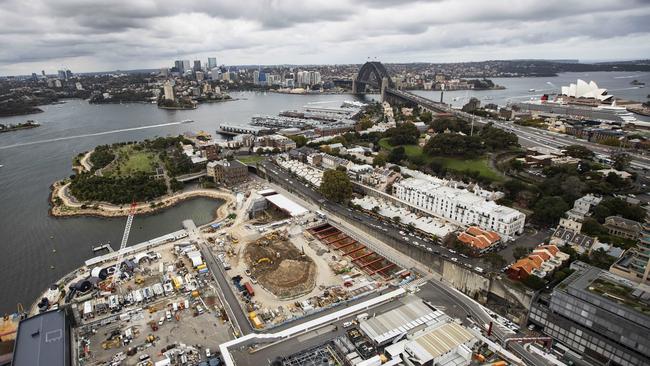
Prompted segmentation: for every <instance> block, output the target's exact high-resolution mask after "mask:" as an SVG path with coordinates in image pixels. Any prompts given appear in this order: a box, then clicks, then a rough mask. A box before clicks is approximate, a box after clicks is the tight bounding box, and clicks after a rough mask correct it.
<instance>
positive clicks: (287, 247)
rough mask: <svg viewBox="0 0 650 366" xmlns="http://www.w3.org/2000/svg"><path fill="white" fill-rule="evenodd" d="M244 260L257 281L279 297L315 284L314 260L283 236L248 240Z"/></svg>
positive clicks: (308, 288) (310, 288)
mask: <svg viewBox="0 0 650 366" xmlns="http://www.w3.org/2000/svg"><path fill="white" fill-rule="evenodd" d="M263 258H268V260H267V259H263ZM244 259H245V261H246V264H247V265H248V268H249V269H250V271H251V274H252V275H253V276H255V277H256V278H257V280H258V282H259V284H260V285H261V286H262V287H264V288H265V289H266V290H268V291H270V292H271V293H273V294H274V295H275V296H277V297H279V298H292V297H296V296H299V295H302V294H304V293H307V292H310V291H311V290H312V289H313V288H314V286H315V285H316V265H315V264H314V261H313V260H312V259H311V258H309V257H308V256H304V255H302V253H301V252H300V250H298V249H297V248H296V247H295V246H294V245H293V244H291V243H290V242H289V241H287V240H285V239H278V240H264V239H260V240H258V241H257V242H253V243H249V244H248V245H247V246H246V250H245V251H244Z"/></svg>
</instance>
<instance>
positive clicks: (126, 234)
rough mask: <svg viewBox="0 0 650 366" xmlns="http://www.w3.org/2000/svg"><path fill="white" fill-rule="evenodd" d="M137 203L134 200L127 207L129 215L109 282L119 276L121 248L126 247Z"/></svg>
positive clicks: (112, 281)
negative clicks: (129, 206) (128, 207)
mask: <svg viewBox="0 0 650 366" xmlns="http://www.w3.org/2000/svg"><path fill="white" fill-rule="evenodd" d="M136 207H137V204H136V203H135V201H134V202H133V203H131V208H130V209H129V216H128V217H127V218H126V226H125V227H124V234H123V235H122V242H121V243H120V248H119V249H118V252H117V263H115V272H114V273H113V278H112V280H111V284H114V283H115V281H116V280H117V278H119V277H120V265H121V264H122V258H123V257H124V253H123V250H124V248H126V243H127V241H129V233H130V232H131V225H132V224H133V216H135V209H136Z"/></svg>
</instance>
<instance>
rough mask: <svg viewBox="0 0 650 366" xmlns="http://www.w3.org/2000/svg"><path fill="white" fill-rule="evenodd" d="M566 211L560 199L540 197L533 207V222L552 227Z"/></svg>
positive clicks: (565, 204) (567, 207)
mask: <svg viewBox="0 0 650 366" xmlns="http://www.w3.org/2000/svg"><path fill="white" fill-rule="evenodd" d="M568 209H569V205H568V204H567V203H566V202H565V201H564V200H563V199H562V197H558V196H546V197H542V198H541V199H540V200H539V201H537V203H535V206H534V207H533V211H534V213H533V220H534V221H536V222H538V223H540V224H542V225H554V224H555V223H556V222H557V221H558V220H559V219H560V217H562V215H563V214H564V212H566V211H567V210H568Z"/></svg>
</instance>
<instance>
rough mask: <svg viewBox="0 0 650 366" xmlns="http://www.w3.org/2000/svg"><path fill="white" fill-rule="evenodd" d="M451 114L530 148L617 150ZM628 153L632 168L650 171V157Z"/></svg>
mask: <svg viewBox="0 0 650 366" xmlns="http://www.w3.org/2000/svg"><path fill="white" fill-rule="evenodd" d="M449 112H450V113H453V114H454V115H455V116H456V117H459V118H461V119H464V120H466V121H472V120H473V121H475V122H476V123H479V124H486V123H489V122H492V123H493V124H494V125H495V126H496V127H499V128H501V129H503V130H506V131H509V132H513V133H515V134H516V135H517V137H519V143H520V144H521V145H522V146H528V147H532V146H542V147H546V148H554V149H562V148H563V147H565V146H567V145H582V146H585V147H587V148H589V149H590V150H592V151H594V152H595V153H596V154H602V155H606V156H609V155H610V154H611V153H613V152H614V150H615V149H614V148H612V147H609V146H605V145H600V144H596V143H593V142H589V141H587V140H583V139H579V138H577V137H575V136H570V135H566V134H563V133H558V132H551V131H546V130H541V129H539V128H534V127H527V126H519V125H516V124H514V123H512V122H509V121H502V120H498V119H492V118H485V117H478V116H475V115H472V114H469V113H465V112H463V111H460V110H456V109H451V108H450V109H449ZM627 152H628V153H629V154H630V156H631V157H632V162H631V163H630V166H631V167H632V168H634V169H637V170H640V171H646V170H647V169H650V157H648V156H645V155H641V154H640V153H639V152H637V151H633V150H629V151H627Z"/></svg>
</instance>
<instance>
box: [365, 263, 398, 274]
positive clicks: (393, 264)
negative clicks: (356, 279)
mask: <svg viewBox="0 0 650 366" xmlns="http://www.w3.org/2000/svg"><path fill="white" fill-rule="evenodd" d="M394 266H395V263H392V262H391V263H389V264H388V265H386V266H384V267H382V268H379V269H378V270H376V271H375V272H373V273H371V275H374V274H376V273H379V272H383V271H385V270H387V269H389V268H391V267H394ZM382 275H383V273H382Z"/></svg>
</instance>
